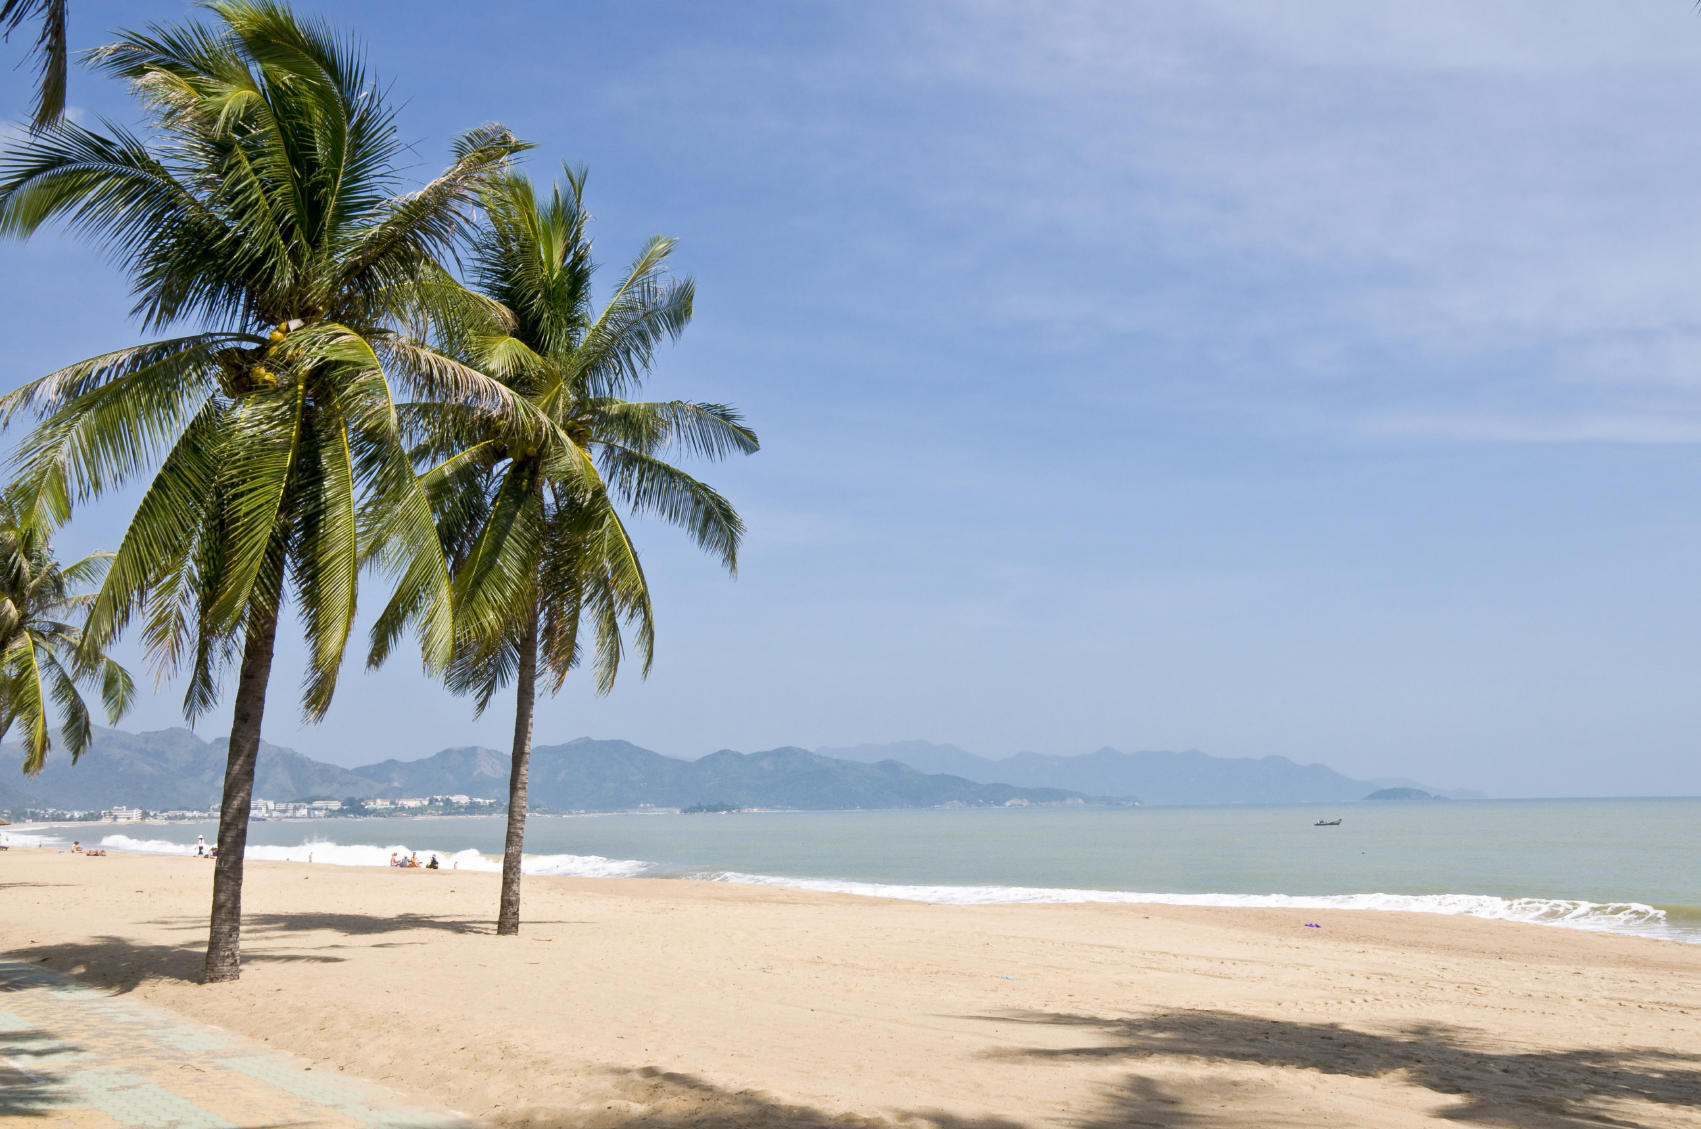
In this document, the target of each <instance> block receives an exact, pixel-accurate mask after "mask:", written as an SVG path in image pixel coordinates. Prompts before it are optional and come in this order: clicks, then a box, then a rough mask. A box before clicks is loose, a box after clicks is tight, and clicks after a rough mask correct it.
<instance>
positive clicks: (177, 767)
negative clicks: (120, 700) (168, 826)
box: [0, 729, 1079, 811]
mask: <svg viewBox="0 0 1701 1129" xmlns="http://www.w3.org/2000/svg"><path fill="white" fill-rule="evenodd" d="M0 756H4V757H8V758H13V759H12V760H11V763H12V764H14V765H16V764H21V763H22V761H23V753H22V751H21V750H20V749H18V748H17V747H16V746H7V747H6V748H5V749H4V750H0ZM224 760H225V740H224V739H223V738H220V739H218V740H216V741H203V740H201V739H200V738H198V737H196V736H195V735H194V734H193V733H191V732H190V731H188V730H187V729H166V730H160V731H158V732H153V733H125V732H123V731H121V730H116V729H101V730H97V731H96V734H95V741H94V744H93V747H92V748H91V749H90V750H89V752H88V753H87V754H86V755H85V756H84V757H83V759H82V760H81V761H79V762H78V763H77V764H76V765H75V766H74V767H73V766H72V765H71V764H70V763H69V761H68V760H67V759H66V758H64V757H51V758H50V759H49V767H48V768H47V769H45V770H44V771H43V772H42V773H41V775H40V776H37V777H34V778H33V779H32V778H29V777H25V776H22V775H21V774H20V775H13V774H10V773H0V805H3V806H6V807H9V808H12V809H14V810H16V809H18V808H22V807H25V806H36V807H62V808H94V809H101V808H110V807H114V806H117V805H120V804H129V805H133V806H136V807H141V808H147V809H151V810H162V809H171V808H206V807H210V806H211V805H213V804H215V803H217V802H218V798H219V793H220V790H221V788H222V786H223V782H224ZM454 793H465V794H467V795H469V796H478V797H482V798H487V799H496V800H504V799H506V798H507V794H508V756H507V754H506V753H503V752H498V751H496V750H494V749H485V748H479V747H476V746H469V747H463V748H456V749H444V750H442V751H441V752H437V753H433V754H432V755H431V756H428V757H423V758H421V759H419V760H413V761H402V760H387V761H382V762H380V763H378V764H371V765H365V766H362V767H360V768H356V769H353V770H350V769H344V768H338V767H336V766H335V765H328V764H323V763H321V762H319V761H315V760H313V759H311V758H310V757H306V756H303V755H302V754H300V753H297V752H295V751H293V750H291V749H283V748H278V747H277V746H274V745H262V746H261V750H260V759H259V763H258V765H257V766H256V770H255V783H254V795H255V796H256V797H257V798H261V799H268V800H299V799H305V798H309V797H329V798H332V799H343V798H345V797H350V796H356V797H360V798H372V797H383V798H394V797H396V796H429V795H444V794H454ZM529 797H530V800H531V804H532V806H534V807H544V808H552V809H555V810H565V811H609V810H615V809H621V808H634V807H637V806H639V805H641V804H650V805H653V806H655V807H688V806H690V805H692V804H704V803H706V804H714V803H729V804H735V805H738V806H740V807H783V808H799V809H805V810H834V809H845V808H899V807H930V806H932V805H934V804H943V803H962V804H971V805H984V804H1002V803H1004V802H1005V801H1007V800H1012V799H1024V800H1027V801H1029V802H1032V803H1047V802H1057V801H1062V800H1067V799H1076V798H1079V797H1078V796H1077V794H1076V793H1074V792H1070V791H1066V790H1060V789H1052V788H1021V787H1012V786H1010V785H1008V784H1002V783H999V784H984V783H976V782H974V781H970V780H965V779H962V778H960V777H955V776H944V775H938V774H929V773H923V772H919V771H917V770H916V769H913V768H910V767H908V766H906V765H902V764H899V763H897V762H895V761H887V762H885V763H883V764H874V765H868V764H859V763H855V762H852V761H845V760H836V759H833V758H830V757H825V756H821V755H819V754H816V753H811V752H808V751H807V750H804V749H795V748H784V749H770V750H769V751H767V752H763V753H750V754H745V753H736V752H732V751H731V750H722V751H721V752H718V753H714V754H712V755H710V756H707V757H703V758H702V759H701V760H696V761H684V760H677V759H675V758H673V757H664V756H662V755H661V754H659V753H654V752H651V751H650V750H648V749H642V748H639V747H638V746H637V745H634V744H632V743H630V742H628V741H596V740H592V739H590V738H580V739H579V740H577V741H569V742H567V743H566V744H563V745H540V746H538V747H537V748H535V749H534V750H533V751H532V762H531V773H530V793H529Z"/></svg>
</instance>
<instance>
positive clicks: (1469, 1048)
mask: <svg viewBox="0 0 1701 1129" xmlns="http://www.w3.org/2000/svg"><path fill="white" fill-rule="evenodd" d="M982 1018H985V1019H989V1020H994V1021H997V1022H1001V1023H1009V1022H1012V1021H1014V1022H1019V1023H1029V1024H1034V1025H1044V1026H1049V1027H1071V1028H1078V1029H1080V1030H1082V1031H1083V1032H1089V1033H1091V1035H1092V1036H1093V1037H1094V1040H1095V1041H1094V1042H1093V1043H1091V1044H1089V1045H1085V1046H1079V1047H1064V1048H1040V1047H1034V1048H1027V1049H1014V1050H999V1051H995V1052H991V1055H992V1057H1000V1058H1013V1059H1029V1060H1046V1059H1051V1060H1069V1059H1076V1060H1104V1059H1125V1060H1128V1061H1131V1062H1138V1061H1141V1060H1148V1059H1157V1058H1171V1059H1174V1058H1185V1059H1194V1060H1203V1061H1207V1062H1221V1063H1246V1064H1253V1065H1258V1066H1273V1067H1281V1068H1287V1069H1294V1070H1313V1071H1317V1072H1319V1073H1322V1074H1333V1075H1344V1076H1350V1077H1356V1078H1380V1077H1384V1076H1388V1075H1399V1076H1400V1081H1402V1082H1405V1083H1407V1084H1409V1085H1412V1086H1419V1087H1422V1088H1424V1089H1427V1090H1431V1091H1433V1092H1434V1093H1436V1094H1446V1095H1450V1096H1452V1097H1453V1098H1455V1099H1456V1100H1457V1104H1448V1105H1447V1106H1445V1107H1444V1108H1440V1109H1437V1110H1436V1111H1435V1114H1434V1116H1436V1117H1438V1118H1443V1119H1446V1120H1452V1121H1463V1122H1467V1123H1470V1124H1476V1125H1494V1126H1503V1127H1506V1129H1585V1127H1587V1129H1599V1127H1600V1126H1603V1125H1606V1126H1620V1127H1622V1129H1662V1127H1664V1126H1667V1125H1669V1124H1671V1121H1672V1118H1673V1117H1674V1116H1675V1115H1677V1114H1678V1113H1680V1112H1687V1113H1689V1114H1691V1116H1694V1115H1695V1113H1696V1111H1698V1110H1701V1058H1698V1057H1696V1056H1694V1055H1684V1054H1677V1053H1674V1052H1671V1051H1666V1050H1660V1049H1656V1048H1625V1049H1622V1050H1599V1049H1593V1048H1576V1049H1569V1050H1537V1051H1528V1050H1504V1051H1500V1050H1491V1049H1485V1048H1484V1047H1482V1046H1479V1045H1474V1044H1473V1038H1472V1036H1473V1033H1472V1032H1470V1031H1468V1030H1465V1029H1461V1028H1454V1027H1447V1026H1444V1025H1440V1024H1422V1025H1417V1026H1413V1027H1409V1028H1406V1029H1405V1030H1403V1031H1400V1032H1397V1033H1391V1034H1375V1033H1370V1032H1365V1031H1358V1030H1354V1029H1353V1028H1350V1027H1343V1026H1341V1025H1340V1024H1337V1023H1302V1022H1293V1021H1287V1020H1277V1019H1266V1018H1262V1017H1259V1016H1250V1015H1241V1014H1237V1013H1234V1012H1226V1011H1208V1010H1199V1011H1186V1010H1182V1011H1162V1012H1156V1013H1153V1014H1151V1015H1146V1016H1141V1017H1134V1018H1113V1017H1107V1016H1094V1015H1070V1014H1056V1013H1051V1012H1015V1013H1010V1014H1005V1015H996V1016H983V1017H982ZM1099 1040H1103V1041H1102V1042H1101V1041H1099ZM1131 1084H1132V1085H1133V1086H1134V1087H1135V1089H1138V1088H1139V1087H1140V1086H1141V1085H1142V1084H1145V1085H1148V1086H1149V1083H1145V1081H1144V1080H1142V1079H1138V1078H1136V1079H1132V1080H1131ZM1146 1096H1147V1097H1149V1096H1150V1095H1146ZM1137 1100H1141V1101H1142V1104H1143V1099H1142V1095H1141V1094H1140V1093H1137V1092H1133V1091H1132V1090H1131V1091H1130V1092H1129V1093H1127V1094H1125V1095H1123V1096H1122V1097H1121V1098H1113V1099H1112V1103H1111V1104H1112V1105H1113V1106H1117V1107H1121V1108H1120V1115H1121V1117H1120V1119H1119V1117H1118V1116H1117V1115H1116V1114H1113V1115H1112V1116H1111V1117H1107V1118H1106V1119H1104V1120H1087V1121H1083V1122H1082V1124H1083V1126H1084V1127H1093V1129H1097V1127H1104V1129H1108V1127H1109V1126H1113V1125H1126V1124H1146V1123H1147V1122H1142V1121H1138V1120H1136V1121H1132V1122H1131V1121H1129V1120H1126V1116H1127V1115H1128V1114H1130V1113H1131V1112H1132V1110H1133V1106H1134V1104H1135V1103H1136V1101H1137ZM1174 1117H1175V1118H1180V1120H1176V1119H1173V1118H1172V1119H1171V1120H1167V1121H1165V1120H1154V1121H1151V1122H1149V1123H1150V1124H1154V1125H1181V1124H1189V1123H1193V1122H1192V1120H1191V1115H1189V1114H1186V1113H1183V1112H1181V1111H1176V1114H1175V1115H1174Z"/></svg>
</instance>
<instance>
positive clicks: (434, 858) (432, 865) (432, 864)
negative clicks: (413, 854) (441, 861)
mask: <svg viewBox="0 0 1701 1129" xmlns="http://www.w3.org/2000/svg"><path fill="white" fill-rule="evenodd" d="M425 869H427V870H436V869H438V866H437V856H436V855H432V856H431V861H430V862H428V863H426V864H425Z"/></svg>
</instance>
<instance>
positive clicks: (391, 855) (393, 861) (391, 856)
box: [390, 851, 402, 866]
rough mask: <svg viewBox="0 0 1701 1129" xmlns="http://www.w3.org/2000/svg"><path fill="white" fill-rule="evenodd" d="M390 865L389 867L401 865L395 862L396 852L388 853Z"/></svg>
mask: <svg viewBox="0 0 1701 1129" xmlns="http://www.w3.org/2000/svg"><path fill="white" fill-rule="evenodd" d="M390 865H391V866H400V865H402V864H401V863H399V862H397V861H396V852H395V851H391V852H390Z"/></svg>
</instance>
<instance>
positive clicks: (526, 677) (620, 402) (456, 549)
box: [374, 170, 757, 935]
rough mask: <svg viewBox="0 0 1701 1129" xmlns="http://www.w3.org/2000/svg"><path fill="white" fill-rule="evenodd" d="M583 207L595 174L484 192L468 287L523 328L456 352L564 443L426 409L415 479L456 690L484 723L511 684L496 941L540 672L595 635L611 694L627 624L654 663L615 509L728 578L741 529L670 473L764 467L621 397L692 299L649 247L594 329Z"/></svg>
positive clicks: (748, 439) (381, 629)
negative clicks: (588, 627)
mask: <svg viewBox="0 0 1701 1129" xmlns="http://www.w3.org/2000/svg"><path fill="white" fill-rule="evenodd" d="M583 195H584V174H583V173H582V172H574V171H571V170H569V171H568V173H567V184H566V188H565V189H563V188H561V187H560V186H556V187H555V188H554V189H553V190H552V192H551V193H550V196H549V198H548V199H547V200H539V199H538V197H537V195H536V194H535V192H534V190H533V188H532V184H531V182H530V181H529V180H527V179H526V178H524V177H521V176H518V175H515V174H506V175H504V176H502V177H500V178H498V179H496V180H494V181H493V182H492V184H491V186H490V187H489V188H488V189H487V190H486V191H485V192H484V194H483V197H482V199H483V204H484V211H485V216H486V221H485V223H484V224H483V225H482V226H481V227H480V228H479V230H478V233H477V235H476V236H475V237H474V239H473V243H472V253H471V259H470V273H471V276H472V280H473V283H474V285H475V286H476V287H477V288H478V289H479V290H481V291H482V292H483V293H484V294H485V295H486V296H487V297H489V298H491V299H494V300H495V301H497V302H500V303H501V304H502V305H503V306H504V307H505V308H506V309H508V310H509V311H511V313H512V316H513V319H514V324H513V328H512V330H511V331H510V332H509V333H506V334H502V335H498V336H491V335H483V336H476V335H474V336H462V337H460V338H458V339H457V340H455V341H454V342H452V343H451V346H452V348H453V350H454V351H456V352H458V353H459V354H460V355H462V356H463V357H465V358H467V359H468V361H469V363H472V364H475V365H477V366H479V367H481V368H483V369H485V370H486V371H488V372H490V373H492V374H494V375H496V376H498V377H499V378H500V379H502V380H503V381H504V382H505V383H507V384H508V385H510V386H511V387H512V388H513V389H514V391H515V392H516V393H517V394H519V395H521V396H523V397H524V398H525V399H527V400H528V401H529V402H531V403H532V404H534V405H535V406H536V407H537V409H538V410H539V411H540V412H541V413H542V414H543V415H544V416H545V417H547V418H548V420H549V421H550V422H551V423H552V424H553V425H554V430H553V432H549V433H543V434H541V435H540V434H538V433H535V432H534V433H533V434H530V435H527V434H521V433H518V432H516V431H515V430H514V429H513V425H512V420H513V419H514V418H515V417H514V416H512V415H509V416H506V417H504V416H499V415H496V414H494V413H491V412H489V411H487V410H483V409H479V408H466V409H456V410H451V411H446V410H444V409H442V408H441V407H440V406H432V407H430V408H429V409H427V410H426V411H425V412H424V413H422V414H421V415H420V417H419V423H420V425H421V428H422V430H423V431H424V433H425V434H426V435H427V436H428V437H429V438H428V440H427V442H426V443H424V444H423V445H422V447H421V448H420V451H419V452H418V454H419V456H420V457H421V458H422V459H423V461H424V462H426V463H427V464H429V463H431V462H432V461H433V460H438V459H440V460H441V461H440V462H437V463H436V465H434V466H431V467H430V469H429V470H427V471H426V472H425V473H424V475H423V481H424V482H425V483H426V488H427V490H428V491H429V492H430V493H431V495H432V499H433V506H434V509H435V510H436V512H437V514H438V523H439V530H440V535H441V536H442V538H443V543H444V546H445V550H446V552H447V555H448V557H449V559H450V560H451V562H452V563H453V567H454V571H455V599H456V612H455V614H456V619H457V629H456V637H457V643H456V648H455V657H454V660H453V661H452V662H451V664H450V666H449V671H448V683H449V686H450V688H451V689H454V690H456V691H457V692H471V693H472V694H473V695H474V696H475V709H476V710H477V712H478V713H481V714H482V713H483V711H484V709H485V707H486V706H488V705H489V704H490V701H491V698H492V697H493V696H494V695H495V693H496V691H497V690H498V689H500V688H502V687H503V686H505V685H507V684H508V683H510V682H512V683H513V685H514V693H515V707H514V742H513V764H512V770H511V775H510V779H509V787H508V830H507V838H506V842H505V844H504V848H503V857H502V894H501V902H500V906H499V910H498V914H497V926H496V931H497V933H499V934H504V935H512V934H515V933H518V932H519V929H520V860H521V855H522V853H523V848H524V841H525V826H526V785H527V775H528V771H529V764H530V759H531V739H532V713H533V707H534V704H535V701H536V697H537V683H538V675H539V666H540V664H541V666H542V668H543V673H544V675H545V679H546V687H547V689H548V690H549V691H550V692H551V693H553V692H555V691H557V690H559V689H560V687H561V685H562V682H563V680H564V679H565V678H566V676H567V672H568V671H569V670H571V669H572V668H573V666H574V665H575V664H576V663H577V662H578V660H579V657H580V651H581V647H580V638H579V630H580V626H581V623H582V622H584V621H585V620H586V619H587V618H588V619H589V621H590V623H591V624H592V625H593V626H594V647H595V650H596V667H597V688H598V690H599V691H600V692H604V693H606V692H607V691H608V690H609V689H611V688H612V687H613V684H614V680H615V676H616V673H617V672H618V670H619V667H620V661H621V657H622V654H623V651H624V641H623V639H622V625H623V624H624V625H625V626H626V627H628V628H630V629H632V630H633V631H634V633H635V637H636V644H637V647H638V650H639V652H640V654H641V657H642V662H643V670H644V673H646V674H647V673H648V672H649V667H650V661H651V659H652V657H653V654H654V638H655V636H654V623H653V618H652V614H651V606H650V593H649V587H648V585H647V583H646V581H645V578H644V572H643V568H642V567H641V565H640V563H639V560H638V553H637V550H636V548H635V547H634V546H633V544H632V541H631V539H630V538H629V537H628V535H627V531H626V527H625V525H624V524H623V523H622V521H621V516H620V507H619V506H618V505H617V504H616V503H617V502H618V503H621V504H623V505H624V506H625V507H627V508H628V509H629V510H631V511H636V512H645V513H650V514H654V515H658V516H660V517H661V518H662V519H663V520H665V521H668V522H671V523H672V524H675V525H678V526H681V527H683V528H684V529H685V530H687V531H688V532H689V533H690V535H691V536H692V537H693V538H694V539H695V540H696V542H697V544H698V545H699V546H700V547H702V548H704V549H706V550H708V551H709V552H711V553H714V554H715V555H716V556H718V557H719V558H720V561H721V563H722V564H723V565H725V566H726V568H727V569H728V571H734V570H735V569H736V566H737V559H738V543H739V538H740V536H741V535H742V533H743V531H744V523H743V521H742V520H741V519H740V518H739V516H738V513H737V511H736V510H734V509H733V507H732V505H731V504H730V503H729V502H728V501H727V500H726V499H725V498H723V497H722V496H721V495H720V494H718V493H716V492H715V491H714V490H712V489H710V488H709V487H708V486H706V485H704V484H703V483H701V482H699V481H697V480H696V479H695V478H693V477H691V476H690V475H689V474H686V473H685V472H684V471H682V470H680V469H679V468H677V467H675V466H673V465H671V464H670V463H669V462H667V461H666V460H665V458H664V457H663V456H665V455H667V454H669V453H671V452H673V451H679V452H683V453H685V454H690V455H698V456H704V457H709V458H721V457H724V456H726V455H729V454H732V453H734V452H742V453H746V454H748V453H751V452H753V451H755V450H756V449H757V441H756V435H755V433H754V432H753V431H751V430H750V429H749V428H748V427H746V426H745V425H744V424H743V423H742V422H741V420H740V419H739V416H738V413H737V412H735V411H733V410H732V409H730V408H728V407H726V406H724V405H721V404H700V403H687V402H684V401H667V402H649V403H646V402H633V401H628V400H624V399H621V397H622V396H623V395H626V394H629V393H631V392H632V391H633V390H635V389H636V388H637V387H638V386H639V385H640V384H641V383H642V381H643V379H644V377H645V375H646V374H647V373H648V371H649V369H650V366H651V363H652V360H653V356H654V352H655V348H656V346H657V345H658V344H660V343H661V342H662V341H663V340H664V339H668V338H673V337H677V336H678V334H679V333H680V332H681V331H682V330H683V329H684V328H685V325H686V323H687V322H689V321H690V318H691V303H692V295H693V287H692V283H691V281H690V280H689V279H685V280H679V281H676V280H673V279H672V278H670V277H669V275H668V274H667V270H666V262H667V257H668V255H669V253H670V252H671V251H672V250H673V246H674V241H673V240H672V239H666V238H662V237H657V238H655V239H652V240H650V242H649V243H648V245H647V246H645V248H644V249H643V251H642V252H641V253H640V254H639V255H638V257H637V259H636V261H635V262H634V263H633V264H632V266H631V269H630V270H629V271H628V272H627V274H626V276H625V277H624V278H623V279H622V280H621V281H620V283H619V285H618V286H617V287H616V288H615V291H614V295H613V297H612V298H611V299H610V300H609V302H608V304H607V305H606V306H604V307H603V309H602V311H601V312H600V313H598V312H597V311H596V310H595V309H594V308H593V305H592V295H591V285H590V284H591V275H592V271H593V263H592V260H591V241H590V238H589V236H588V233H587V221H588V219H589V217H588V216H587V214H586V212H585V210H584V201H583ZM540 440H541V442H540ZM410 610H411V609H410V608H409V607H407V606H406V605H405V603H404V602H403V601H400V600H398V601H396V602H393V603H392V604H391V606H390V607H389V608H388V609H386V612H385V614H384V615H383V616H381V617H380V620H379V623H378V627H377V632H376V633H377V634H378V636H379V646H378V648H377V649H376V651H375V654H374V658H375V659H382V657H383V654H384V651H385V647H386V644H385V641H384V634H385V633H391V634H393V633H395V632H396V631H398V630H399V629H400V627H401V625H402V624H403V623H404V622H406V619H407V616H408V614H409V612H410Z"/></svg>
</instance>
